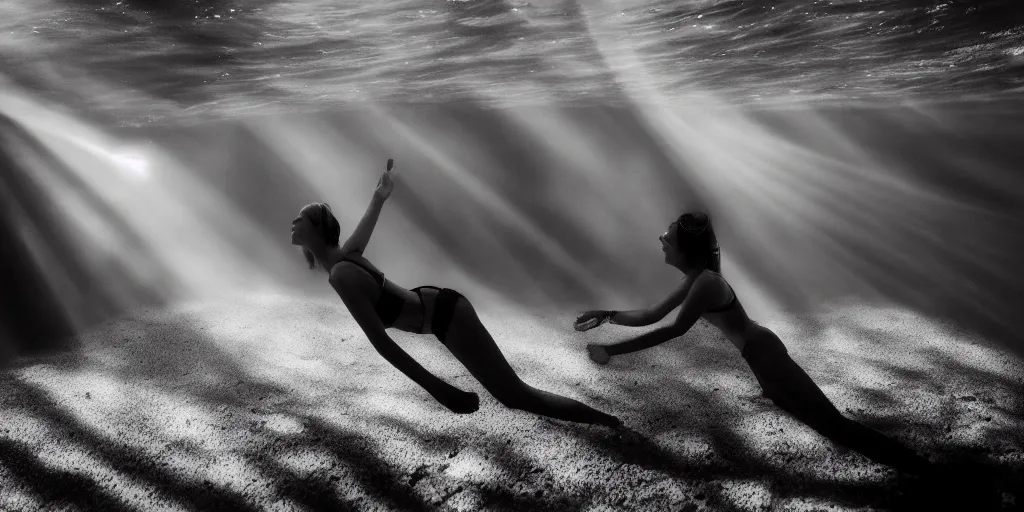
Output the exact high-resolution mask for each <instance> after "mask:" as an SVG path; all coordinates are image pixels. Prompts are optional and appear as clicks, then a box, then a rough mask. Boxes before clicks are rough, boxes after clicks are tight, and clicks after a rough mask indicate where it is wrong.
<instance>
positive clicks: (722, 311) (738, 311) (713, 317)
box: [702, 270, 764, 351]
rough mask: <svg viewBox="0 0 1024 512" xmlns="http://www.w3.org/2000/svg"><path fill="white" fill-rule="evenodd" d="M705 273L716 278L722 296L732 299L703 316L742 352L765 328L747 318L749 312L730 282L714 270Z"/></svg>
mask: <svg viewBox="0 0 1024 512" xmlns="http://www.w3.org/2000/svg"><path fill="white" fill-rule="evenodd" d="M705 272H707V273H709V274H711V275H712V276H714V277H715V278H716V280H717V281H718V283H719V285H720V286H721V287H722V290H723V293H722V296H723V297H731V298H729V299H727V300H726V301H724V302H723V303H722V305H721V306H719V307H717V308H712V309H710V310H708V311H706V312H704V314H703V315H702V316H703V318H704V319H705V320H707V321H708V322H709V323H711V325H713V326H715V327H717V328H718V330H720V331H722V334H724V335H725V337H726V338H728V339H729V341H731V342H732V344H733V345H735V346H736V348H737V349H739V350H740V351H742V350H743V347H745V346H746V344H747V342H748V341H749V340H750V339H751V338H752V337H754V336H756V335H757V334H759V333H760V332H761V331H763V330H764V328H763V327H761V326H760V325H758V324H757V322H754V321H753V320H751V319H750V317H749V316H747V311H746V310H745V309H743V304H741V303H740V301H739V298H738V297H736V292H735V291H733V289H732V286H730V285H729V283H728V281H726V280H725V278H724V277H722V274H719V273H718V272H715V271H713V270H705Z"/></svg>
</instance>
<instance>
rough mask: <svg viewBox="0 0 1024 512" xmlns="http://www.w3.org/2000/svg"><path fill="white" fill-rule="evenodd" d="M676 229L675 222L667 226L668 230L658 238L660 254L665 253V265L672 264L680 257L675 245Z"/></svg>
mask: <svg viewBox="0 0 1024 512" xmlns="http://www.w3.org/2000/svg"><path fill="white" fill-rule="evenodd" d="M677 227H678V226H676V223H675V222H673V223H672V224H669V226H668V229H667V230H665V232H664V233H662V234H661V236H659V237H658V240H660V241H661V252H663V253H665V263H674V262H676V261H679V260H680V258H681V257H682V254H681V253H680V252H679V249H678V245H677V244H676V237H677V236H678V233H676V229H677Z"/></svg>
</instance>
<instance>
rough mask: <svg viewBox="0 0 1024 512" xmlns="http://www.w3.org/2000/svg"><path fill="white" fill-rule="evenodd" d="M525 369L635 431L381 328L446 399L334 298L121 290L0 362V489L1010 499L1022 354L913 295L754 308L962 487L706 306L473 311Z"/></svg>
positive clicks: (202, 499)
mask: <svg viewBox="0 0 1024 512" xmlns="http://www.w3.org/2000/svg"><path fill="white" fill-rule="evenodd" d="M480 316H481V318H482V319H483V321H484V323H485V324H486V325H487V326H488V327H489V328H490V330H491V332H492V334H493V335H494V338H495V339H496V340H497V342H498V344H499V346H500V347H501V348H502V350H503V351H504V352H505V354H506V357H507V358H508V359H509V361H510V362H511V364H512V365H513V366H514V367H515V368H516V369H517V371H519V372H520V375H521V376H522V377H523V379H524V380H525V381H526V382H528V383H530V384H532V385H534V386H536V387H539V388H541V389H545V390H548V391H552V392H555V393H559V394H563V395H567V396H570V397H573V398H576V399H578V400H581V401H583V402H585V403H587V404H590V405H592V406H594V407H596V408H598V409H601V410H604V411H606V412H609V413H612V414H616V415H618V416H620V417H621V418H622V419H623V420H624V421H625V422H626V424H627V425H628V426H629V427H630V428H631V429H632V431H628V430H626V431H616V430H612V429H607V428H603V427H598V426H588V425H577V424H572V423H567V422H562V421H558V420H551V419H547V418H542V417H538V416H536V415H533V414H530V413H526V412H522V411H516V410H510V409H507V408H505V407H503V406H502V405H501V404H499V403H498V402H497V401H496V400H494V398H493V397H491V396H490V395H488V394H487V393H486V391H484V390H483V389H482V387H481V386H480V385H479V384H478V383H477V382H476V381H475V380H473V379H472V378H471V377H470V376H469V374H468V372H466V371H465V370H464V369H463V368H462V367H461V366H460V365H459V364H458V362H457V361H456V360H455V359H454V358H453V357H452V356H451V355H450V354H449V353H448V352H447V351H446V350H445V349H444V347H443V346H442V345H440V344H439V343H438V342H437V340H436V339H434V338H433V337H431V336H417V335H411V334H407V333H403V332H398V331H391V334H392V337H393V338H394V339H395V340H396V341H397V342H398V343H399V344H400V345H401V346H402V347H403V348H404V349H405V350H407V351H408V352H409V353H410V354H411V355H413V356H414V357H415V358H416V359H417V360H419V361H420V362H421V363H422V364H423V365H424V366H425V367H426V368H427V369H429V370H430V371H432V372H434V373H435V374H437V375H439V376H440V377H442V378H444V379H445V380H447V381H448V382H451V383H453V384H455V385H456V386H458V387H460V388H462V389H466V390H472V391H475V392H477V393H479V394H480V397H481V406H480V410H479V411H478V412H477V413H475V414H471V415H456V414H452V413H450V412H448V411H447V410H446V409H444V408H443V407H442V406H441V405H440V404H438V403H436V402H435V401H434V400H433V399H432V398H431V397H430V396H429V395H428V394H427V393H426V392H425V391H423V390H422V389H420V388H419V387H418V386H416V385H415V384H414V383H413V382H412V381H410V380H409V379H407V378H405V377H404V376H403V375H402V374H401V373H399V372H398V371H397V370H396V369H394V368H392V367H391V366H390V365H388V364H387V362H386V361H385V360H384V359H383V358H382V357H380V356H379V355H378V354H377V353H375V351H374V349H373V347H372V346H371V345H370V344H369V342H367V341H366V339H365V337H364V336H363V334H362V332H361V331H360V330H359V329H358V326H357V325H356V324H355V322H354V321H353V320H352V318H351V316H350V315H349V314H348V312H347V311H346V310H345V309H344V307H343V305H342V304H341V303H340V302H339V301H331V300H321V299H310V298H305V297H288V296H283V295H256V296H247V297H238V298H232V299H219V300H217V301H210V302H197V303H188V304H182V305H178V306H174V307H170V308H166V309H161V310H140V311H137V312H135V313H133V314H131V315H128V316H125V317H123V318H120V319H117V320H115V321H110V322H107V323H106V324H104V325H101V326H98V327H96V328H94V329H92V330H90V331H89V332H88V333H86V334H85V335H83V336H81V339H80V346H81V347H82V348H81V351H80V352H79V353H77V354H64V355H60V356H53V357H48V358H45V359H36V360H32V361H24V362H22V363H21V365H20V366H17V367H15V368H13V369H10V370H7V371H6V372H4V373H3V374H2V375H3V386H4V389H5V393H3V396H2V402H0V404H2V411H0V414H2V421H0V510H11V511H20V510H102V511H119V510H143V511H163V510H273V511H278V510H281V511H284V510H419V509H426V510H588V511H597V510H684V511H697V510H744V511H745V510H937V509H950V510H993V509H994V510H1019V509H1021V508H1022V507H1021V505H1022V500H1024V491H1022V489H1024V452H1022V449H1024V448H1022V447H1024V428H1022V418H1024V414H1022V413H1024V393H1022V389H1024V363H1022V361H1021V360H1020V359H1019V358H1017V357H1016V356H1014V355H1012V354H1009V353H1006V352H1005V351H1002V350H998V349H995V348H991V347H988V346H987V345H986V344H985V343H983V342H981V341H980V340H976V339H972V337H971V336H969V335H968V334H967V333H964V332H962V331H959V330H957V329H956V328H954V327H951V326H949V325H945V324H944V323H942V322H939V321H936V320H934V319H929V318H924V317H921V316H919V315H916V314H914V313H911V312H906V311H901V310H898V309H887V308H880V307H849V306H847V307H841V308H839V307H837V308H834V309H831V310H826V311H824V312H821V313H818V314H815V315H804V316H796V315H792V316H785V315H780V316H777V317H775V318H766V319H764V322H762V323H764V324H765V325H767V326H769V327H770V328H772V329H773V330H775V331H776V332H777V333H778V334H779V336H780V337H781V338H782V339H783V341H784V342H785V343H786V344H787V346H788V347H789V350H790V354H791V355H792V356H793V358H794V359H795V360H796V361H797V362H798V363H800V364H801V365H802V366H803V367H804V368H805V369H806V370H807V372H808V373H809V374H810V375H811V376H812V377H813V378H814V379H815V380H816V381H817V382H818V383H819V385H820V386H821V387H822V389H823V390H824V391H825V393H826V394H827V395H828V396H829V397H830V398H831V399H832V400H833V402H835V404H836V405H837V407H839V408H840V410H843V411H845V412H846V414H847V415H849V416H851V417H852V418H854V419H857V420H858V421H862V422H864V423H866V424H868V425H870V426H872V427H874V428H876V429H878V430H880V431H882V432H884V433H886V434H888V435H890V436H892V437H895V438H897V439H899V440H901V441H902V442H904V443H906V444H907V445H909V446H911V447H912V448H914V449H915V450H917V451H918V452H920V453H922V454H925V455H926V456H928V457H929V458H931V459H932V460H934V461H937V462H940V463H942V464H944V465H947V466H949V467H953V468H959V469H958V470H959V471H962V474H963V475H964V479H963V480H962V485H952V486H951V485H949V484H948V482H947V484H946V485H941V486H940V485H938V484H935V483H930V482H926V481H924V480H921V479H918V478H915V477H911V476H906V475H900V474H897V473H896V472H895V471H893V470H891V469H889V468H886V467H884V466H880V465H878V464H875V463H873V462H871V461H870V460H867V459H865V458H863V457H861V456H860V455H858V454H856V453H854V452H849V451H846V450H843V449H841V448H839V447H837V446H836V445H834V444H832V443H831V442H830V441H828V440H827V439H825V438H823V437H821V436H819V435H818V434H817V433H815V432H814V431H813V430H811V429H810V428H809V427H806V426H804V425H803V424H801V423H799V422H798V421H796V420H795V419H793V418H792V417H790V416H788V415H787V414H786V413H784V412H783V411H781V410H780V409H778V408H776V407H775V406H774V405H773V404H772V403H771V402H770V401H768V400H766V399H764V398H762V397H761V396H760V389H759V388H758V386H757V382H756V380H755V379H754V376H753V374H752V373H751V372H750V370H749V368H748V367H747V366H746V363H745V362H744V361H743V359H742V358H741V357H740V354H739V353H738V352H737V351H736V350H735V348H734V347H732V345H730V344H729V343H728V342H727V341H726V340H725V339H723V338H722V337H721V336H720V335H719V334H718V333H717V331H714V330H713V329H712V328H711V327H710V326H708V325H706V324H704V323H703V322H701V323H699V324H698V325H697V326H696V327H695V328H694V329H693V330H692V331H691V332H690V333H688V334H687V335H686V336H684V337H683V338H681V339H678V340H674V341H672V342H670V343H667V344H665V345H662V346H660V347H657V348H655V349H652V350H648V351H646V352H641V353H636V354H631V355H628V356H623V357H620V358H617V359H615V360H613V361H612V363H611V364H609V365H608V366H598V365H595V364H593V363H592V362H590V361H589V360H588V359H587V358H586V352H585V350H584V349H583V347H584V345H585V344H586V343H587V342H593V341H596V342H602V343H607V342H612V341H618V340H622V339H625V338H626V337H628V336H631V335H633V334H635V333H638V332H640V331H634V330H631V329H629V328H625V327H620V326H605V327H602V328H601V329H597V330H595V331H590V332H588V333H583V334H581V333H576V332H574V331H572V330H571V329H570V328H569V322H570V321H571V318H572V313H571V312H569V313H566V314H564V315H550V316H546V317H545V316H537V315H529V314H522V313H519V314H513V313H502V312H499V311H498V310H486V311H480Z"/></svg>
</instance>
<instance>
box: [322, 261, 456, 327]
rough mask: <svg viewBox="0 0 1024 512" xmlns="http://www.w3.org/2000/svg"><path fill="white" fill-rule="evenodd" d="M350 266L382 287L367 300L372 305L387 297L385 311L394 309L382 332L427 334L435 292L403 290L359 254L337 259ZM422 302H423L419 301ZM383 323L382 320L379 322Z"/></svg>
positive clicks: (433, 290) (423, 289)
mask: <svg viewBox="0 0 1024 512" xmlns="http://www.w3.org/2000/svg"><path fill="white" fill-rule="evenodd" d="M346 261H347V262H349V263H353V264H355V265H357V266H359V267H360V268H362V269H363V270H364V271H365V272H366V273H367V274H370V276H371V277H373V278H374V279H375V280H377V281H378V282H381V285H380V286H379V287H378V288H377V289H376V290H375V291H374V292H373V295H372V296H371V297H370V300H371V301H372V302H374V303H375V304H378V305H380V304H381V298H382V297H386V296H388V295H390V296H391V297H390V300H387V303H388V309H389V310H390V309H391V308H394V310H393V312H392V314H391V315H388V316H395V315H396V314H397V316H395V318H394V321H392V322H390V323H389V322H385V323H384V327H385V328H394V329H398V330H400V331H405V332H410V333H414V334H430V321H429V319H430V317H431V315H432V314H433V307H434V299H435V298H436V297H437V293H438V290H437V289H434V288H430V287H424V288H422V289H420V290H418V293H417V292H416V291H412V290H409V289H406V288H403V287H401V286H399V285H397V284H395V283H394V282H393V281H391V280H390V279H387V278H385V277H384V273H383V272H381V271H380V270H379V269H377V267H375V266H374V265H373V264H372V263H370V260H368V259H366V258H365V257H364V256H363V255H361V254H356V253H349V254H346V255H344V256H342V257H340V258H339V260H338V263H341V262H346ZM421 298H422V300H421ZM381 320H382V321H384V320H385V319H383V318H382V319H381Z"/></svg>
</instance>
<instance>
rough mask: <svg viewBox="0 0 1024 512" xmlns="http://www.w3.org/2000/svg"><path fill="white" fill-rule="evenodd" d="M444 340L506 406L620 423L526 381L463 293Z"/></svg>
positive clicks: (570, 418) (569, 418)
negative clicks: (502, 351)
mask: <svg viewBox="0 0 1024 512" xmlns="http://www.w3.org/2000/svg"><path fill="white" fill-rule="evenodd" d="M444 343H445V345H446V346H447V347H448V350H450V351H451V353H452V354H453V355H454V356H455V358H456V359H458V360H459V362H461V363H462V364H463V366H465V367H466V369H467V370H469V373H470V374H472V375H473V377H474V378H476V380H478V381H479V382H480V384H482V385H483V386H484V388H485V389H486V390H487V391H488V392H489V393H490V394H491V395H493V396H494V398H495V399H497V400H498V401H499V402H501V403H502V404H503V405H505V406H506V407H509V408H512V409H520V410H523V411H527V412H532V413H534V414H539V415H541V416H548V417H551V418H556V419H560V420H566V421H574V422H578V423H593V424H599V425H608V426H618V425H620V424H621V422H620V421H619V419H618V418H616V417H615V416H612V415H610V414H606V413H603V412H601V411H598V410H597V409H594V408H592V407H590V406H588V405H586V404H583V403H581V402H578V401H576V400H573V399H571V398H568V397H564V396H560V395H556V394H554V393H550V392H547V391H543V390H540V389H537V388H535V387H533V386H530V385H529V384H527V383H525V382H523V381H522V379H520V378H519V375H517V374H516V372H515V370H514V369H512V366H511V365H509V364H508V361H507V360H506V359H505V356H504V355H502V353H501V350H499V349H498V345H497V344H496V343H495V342H494V338H492V337H491V334H490V333H489V332H488V331H487V328H486V327H484V325H483V324H482V323H481V322H480V319H479V318H478V317H477V315H476V311H474V310H473V306H472V305H471V304H470V303H469V301H468V300H466V299H465V298H463V297H460V298H459V299H458V300H457V301H456V303H455V311H454V314H453V315H452V321H451V325H450V326H449V327H448V333H447V335H446V336H445V341H444Z"/></svg>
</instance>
